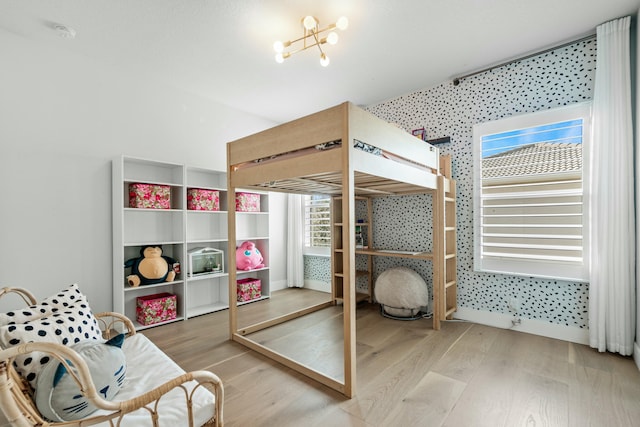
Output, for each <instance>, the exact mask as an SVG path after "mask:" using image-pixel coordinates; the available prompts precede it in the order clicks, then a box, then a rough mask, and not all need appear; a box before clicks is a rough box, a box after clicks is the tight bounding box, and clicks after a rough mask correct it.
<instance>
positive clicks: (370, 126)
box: [227, 102, 456, 397]
mask: <svg viewBox="0 0 640 427" xmlns="http://www.w3.org/2000/svg"><path fill="white" fill-rule="evenodd" d="M338 141H339V142H340V144H339V145H336V146H334V148H331V149H326V150H320V149H316V146H318V145H321V144H327V143H334V144H335V142H338ZM356 141H360V142H363V143H366V144H367V145H369V146H373V147H376V148H378V149H379V151H380V152H381V153H383V155H374V154H371V153H368V152H365V151H362V150H360V149H357V148H354V142H356ZM398 160H399V161H398ZM227 164H228V175H227V179H228V198H229V199H228V203H229V204H228V206H235V194H236V189H254V190H261V191H278V192H285V193H301V194H328V195H332V196H339V197H341V199H342V203H341V205H342V206H341V212H340V213H338V214H339V215H340V216H341V218H342V219H341V227H340V228H341V236H336V237H338V239H339V240H340V242H341V245H342V247H341V249H342V250H341V251H339V252H336V251H332V254H333V255H332V266H335V265H338V266H340V269H341V270H342V271H339V272H336V271H332V274H333V275H334V276H335V275H336V274H338V273H339V275H340V277H341V283H342V292H341V295H340V296H341V300H342V303H343V305H344V308H343V310H344V311H343V322H344V331H343V332H344V382H340V381H338V380H336V379H335V378H331V377H329V376H327V375H325V374H323V373H321V372H318V371H316V370H314V369H312V368H310V367H308V366H306V365H303V364H301V363H298V362H297V361H295V360H293V359H291V358H289V357H287V356H285V355H283V354H280V353H278V352H275V351H273V350H271V349H269V348H267V347H266V346H263V345H261V344H259V343H257V342H254V341H252V340H251V339H249V338H248V337H247V336H246V335H248V334H250V333H253V332H257V331H259V330H262V329H265V328H268V327H271V326H274V325H277V324H280V323H283V322H286V321H288V320H291V319H294V318H296V317H300V316H304V315H307V314H309V313H312V312H314V311H317V310H320V309H323V308H326V307H327V306H329V305H333V304H336V301H337V298H336V291H335V283H334V286H333V288H334V289H333V295H332V301H330V302H327V303H324V304H319V305H316V306H312V307H308V308H307V309H305V310H299V311H296V312H295V313H291V314H288V315H285V316H281V317H278V318H275V319H270V320H268V321H265V322H261V323H259V324H255V325H251V326H249V327H243V328H241V329H239V328H238V320H237V314H238V311H237V303H236V298H235V295H236V289H235V284H236V265H235V257H233V256H231V257H229V307H230V308H229V326H230V339H231V340H233V341H236V342H238V343H241V344H243V345H245V346H247V347H249V348H251V349H253V350H255V351H257V352H259V353H261V354H263V355H265V356H267V357H270V358H272V359H274V360H276V361H278V362H280V363H282V364H284V365H285V366H287V367H290V368H292V369H294V370H296V371H298V372H300V373H302V374H304V375H307V376H309V377H311V378H313V379H315V380H317V381H319V382H321V383H322V384H325V385H327V386H329V387H331V388H333V389H335V390H337V391H339V392H341V393H342V394H344V395H345V396H347V397H352V396H353V395H354V394H355V377H356V332H355V331H356V322H355V304H356V293H355V283H356V282H355V253H356V251H355V233H354V230H355V229H354V222H355V213H354V211H355V209H354V205H355V202H354V200H355V197H356V196H364V197H375V196H387V195H406V194H421V193H431V194H432V195H433V212H434V214H433V237H434V239H433V253H422V254H419V255H413V256H407V257H409V258H417V259H426V260H432V261H433V275H434V278H433V311H434V313H433V328H434V329H436V330H437V329H439V328H440V321H441V320H444V319H446V318H450V316H451V315H452V313H453V312H454V311H455V310H456V294H455V245H456V243H455V181H453V180H452V179H451V161H450V158H449V157H448V156H443V157H442V158H441V157H440V155H439V151H438V149H437V148H436V147H434V146H431V145H429V144H427V143H425V142H424V141H422V140H420V139H418V138H416V137H415V136H413V135H410V134H409V133H407V132H405V131H404V130H402V129H399V128H398V127H396V126H394V125H392V124H389V123H387V122H385V121H383V120H381V119H379V118H377V117H375V116H373V115H372V114H370V113H368V112H366V111H364V110H362V109H361V108H359V107H357V106H355V105H353V104H351V103H349V102H345V103H343V104H340V105H337V106H335V107H333V108H329V109H327V110H323V111H320V112H318V113H315V114H311V115H308V116H305V117H302V118H300V119H297V120H294V121H291V122H288V123H285V124H282V125H279V126H276V127H274V128H271V129H267V130H265V131H262V132H259V133H257V134H254V135H251V136H248V137H245V138H242V139H239V140H236V141H233V142H230V143H228V144H227ZM228 239H229V253H235V244H236V219H235V215H229V237H228ZM332 240H337V239H334V238H332ZM368 252H370V253H369V254H373V255H382V256H398V255H397V254H390V253H376V251H373V250H369V251H368ZM359 253H361V252H360V251H359ZM340 254H341V257H342V259H341V260H338V261H339V262H337V263H336V261H337V260H335V259H333V258H335V257H336V256H340ZM332 269H335V267H334V268H332Z"/></svg>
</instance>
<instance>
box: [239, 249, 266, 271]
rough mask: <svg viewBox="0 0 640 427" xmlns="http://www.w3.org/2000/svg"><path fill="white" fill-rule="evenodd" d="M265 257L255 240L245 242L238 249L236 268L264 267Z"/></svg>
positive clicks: (245, 269)
mask: <svg viewBox="0 0 640 427" xmlns="http://www.w3.org/2000/svg"><path fill="white" fill-rule="evenodd" d="M263 261H264V258H262V254H261V253H260V251H259V250H258V248H256V245H255V243H253V242H244V243H243V244H241V245H240V246H239V247H238V248H237V249H236V268H237V269H238V270H244V271H249V270H253V269H256V268H262V267H264V263H263Z"/></svg>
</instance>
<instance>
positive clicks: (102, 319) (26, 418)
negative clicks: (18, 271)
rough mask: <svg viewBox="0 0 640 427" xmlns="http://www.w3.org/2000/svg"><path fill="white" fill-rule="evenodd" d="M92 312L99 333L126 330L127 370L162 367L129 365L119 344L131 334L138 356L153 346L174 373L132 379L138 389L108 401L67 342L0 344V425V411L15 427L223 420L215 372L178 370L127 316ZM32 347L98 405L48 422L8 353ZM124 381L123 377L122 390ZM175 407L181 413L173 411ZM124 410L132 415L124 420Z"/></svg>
mask: <svg viewBox="0 0 640 427" xmlns="http://www.w3.org/2000/svg"><path fill="white" fill-rule="evenodd" d="M11 293H14V294H17V295H19V296H20V297H21V298H22V299H23V300H24V301H25V303H27V305H33V304H35V303H36V299H35V298H34V297H33V295H32V294H31V293H29V292H28V291H26V290H24V289H20V288H3V289H0V298H2V297H3V296H5V295H7V294H11ZM95 317H96V319H98V322H99V324H100V326H101V329H102V331H103V336H104V337H105V339H109V338H110V337H111V336H112V335H114V334H119V333H126V336H127V338H126V340H125V345H124V346H123V351H125V355H126V356H127V364H128V366H127V372H129V371H135V370H139V369H145V370H150V369H151V370H154V369H158V370H162V369H163V367H161V366H136V365H135V363H136V361H135V360H134V361H133V362H132V363H134V365H133V366H132V365H131V363H130V359H129V355H128V354H127V352H126V350H125V347H126V343H127V341H129V340H132V341H131V342H134V341H135V340H138V341H140V343H141V344H142V345H143V351H144V353H145V354H144V355H143V357H142V360H143V361H144V360H148V359H149V357H150V356H151V354H150V353H153V352H156V353H157V354H156V357H160V358H161V360H165V359H166V363H167V364H168V367H169V372H171V368H172V369H173V370H174V371H175V372H176V373H177V375H175V376H174V377H173V378H172V379H170V380H167V381H163V382H162V383H161V384H135V389H136V390H141V389H142V390H144V391H143V392H141V393H139V394H137V395H136V396H135V397H133V398H128V399H126V400H118V399H119V397H120V396H121V395H123V394H124V395H126V393H123V392H122V391H121V392H120V394H118V395H116V398H115V399H114V400H113V401H108V400H104V399H103V398H101V396H100V394H99V393H98V391H97V390H96V387H95V385H94V383H93V381H92V379H91V375H90V373H89V370H88V368H87V365H86V363H85V361H84V360H83V359H82V357H80V356H79V355H78V354H77V353H76V352H75V351H74V350H73V349H72V348H70V347H68V346H64V345H62V344H54V343H45V342H29V343H25V344H20V345H17V346H14V347H9V348H7V349H2V350H0V425H2V421H3V419H2V415H3V414H4V417H5V418H6V420H7V421H8V422H9V425H13V426H20V427H22V426H88V425H96V424H102V425H105V426H121V425H122V426H124V425H127V424H130V425H136V426H137V425H141V423H144V424H145V425H152V426H155V427H157V426H159V425H163V426H172V427H173V426H181V425H184V426H187V425H188V426H190V427H194V425H197V424H202V425H210V426H216V427H220V426H222V425H223V414H222V408H223V400H224V390H223V386H222V382H221V381H220V379H219V378H218V377H217V376H216V375H215V374H213V373H211V372H208V371H194V372H188V373H187V372H184V371H183V370H181V369H180V368H178V367H177V365H175V363H173V362H172V361H171V360H170V359H169V358H168V357H167V356H166V355H164V353H162V351H161V350H160V349H158V347H156V346H155V345H153V343H151V342H150V341H149V340H148V339H147V338H146V337H144V336H143V335H141V334H137V335H136V332H135V329H134V326H133V324H132V322H131V321H130V320H129V319H128V318H126V317H124V316H122V315H120V314H118V313H112V312H106V313H99V314H97V315H95ZM134 337H135V338H134ZM33 351H41V352H46V353H48V354H49V355H50V356H51V357H52V358H55V359H57V360H58V361H60V362H61V363H62V364H64V365H65V367H66V368H67V371H68V372H69V374H70V375H71V376H72V377H73V380H74V381H75V382H76V383H77V384H78V386H79V387H80V390H81V392H82V394H84V395H85V396H86V397H87V398H88V399H89V400H90V402H91V403H93V405H95V406H96V407H97V408H98V411H96V412H95V413H94V414H92V415H91V416H89V417H87V418H83V419H81V420H77V421H67V422H50V421H48V420H46V419H44V418H43V417H42V415H41V414H40V413H39V411H38V409H37V407H36V405H35V401H34V393H33V390H32V389H31V386H30V385H29V383H28V382H27V381H26V380H25V379H24V378H23V377H22V376H21V375H20V374H19V373H18V372H17V371H16V370H15V369H14V366H13V359H14V358H15V357H16V356H18V355H22V354H27V353H31V352H33ZM136 351H138V350H136ZM133 359H135V358H133ZM139 359H140V358H139ZM69 364H71V365H73V366H74V367H75V368H76V371H74V370H72V369H70V366H69ZM138 365H140V363H138ZM172 365H173V366H172ZM127 385H128V384H127V383H126V382H125V386H124V387H123V390H124V389H125V388H126V387H127ZM176 390H178V391H176ZM169 393H171V395H172V397H171V399H172V400H167V399H169V398H168V397H167V396H168V395H169ZM211 394H213V397H212V399H207V402H206V403H205V404H203V403H202V402H197V400H198V399H199V400H200V401H202V399H201V397H202V396H203V395H206V396H208V397H209V398H210V397H211ZM176 397H177V399H178V401H179V402H180V401H181V404H182V405H183V406H184V408H181V411H182V412H176V411H175V407H176V406H180V404H176ZM163 405H165V406H166V405H169V406H171V407H172V408H171V410H172V411H173V412H172V413H171V414H170V415H171V416H173V418H165V417H164V416H163ZM197 412H200V413H197ZM203 412H204V413H206V416H205V418H204V421H203V422H197V424H194V420H197V419H198V418H201V419H202V417H203V415H204V414H203ZM176 413H178V414H181V415H178V416H177V417H176ZM127 415H129V417H132V418H133V419H132V420H129V419H128V417H127ZM145 419H146V421H145Z"/></svg>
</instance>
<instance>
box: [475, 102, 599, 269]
mask: <svg viewBox="0 0 640 427" xmlns="http://www.w3.org/2000/svg"><path fill="white" fill-rule="evenodd" d="M590 114H591V112H590V103H580V104H574V105H572V106H569V107H563V108H558V109H553V110H546V111H542V112H538V113H533V114H526V115H522V116H517V117H510V118H507V119H502V120H497V121H494V122H488V123H482V124H478V125H476V126H474V129H473V138H474V235H475V236H474V237H475V243H474V267H475V269H476V271H486V272H496V273H505V274H514V275H526V276H535V277H546V278H557V279H565V280H576V281H584V280H586V279H587V270H588V269H587V265H586V261H587V260H588V257H587V253H586V248H587V239H588V226H587V224H588V223H587V217H588V215H587V212H586V206H587V204H586V203H585V197H584V194H586V192H585V188H584V181H583V179H582V177H583V172H584V169H583V152H584V150H583V147H584V145H585V144H588V143H589V139H590V133H589V131H590ZM585 164H586V162H585Z"/></svg>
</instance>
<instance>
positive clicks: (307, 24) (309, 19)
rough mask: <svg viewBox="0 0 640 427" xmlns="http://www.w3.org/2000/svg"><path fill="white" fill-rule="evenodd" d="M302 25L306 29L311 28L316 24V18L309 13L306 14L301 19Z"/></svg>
mask: <svg viewBox="0 0 640 427" xmlns="http://www.w3.org/2000/svg"><path fill="white" fill-rule="evenodd" d="M302 25H303V26H304V28H306V29H307V30H313V29H314V28H315V27H317V26H318V20H317V19H316V18H314V17H313V16H311V15H307V16H305V17H304V19H303V20H302Z"/></svg>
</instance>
